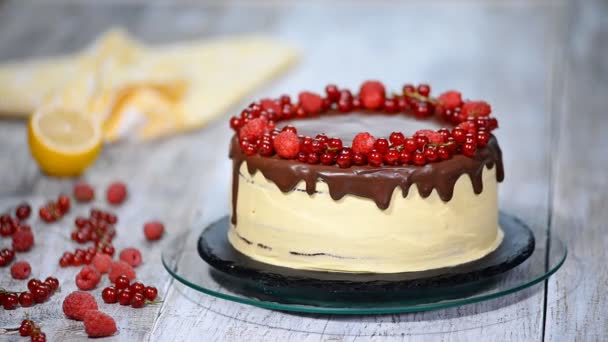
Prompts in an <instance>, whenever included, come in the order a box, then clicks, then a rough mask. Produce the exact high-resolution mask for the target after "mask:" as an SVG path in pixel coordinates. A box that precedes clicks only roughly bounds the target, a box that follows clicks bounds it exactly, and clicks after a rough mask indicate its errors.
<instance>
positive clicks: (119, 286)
mask: <svg viewBox="0 0 608 342" xmlns="http://www.w3.org/2000/svg"><path fill="white" fill-rule="evenodd" d="M157 297H158V290H157V289H156V287H153V286H145V285H144V284H143V283H140V282H134V283H131V281H130V280H129V278H128V277H127V276H126V275H121V276H119V277H118V278H116V280H115V282H114V286H108V287H106V288H105V289H103V291H102V292H101V298H103V301H104V302H105V303H107V304H114V303H120V305H131V307H133V308H143V307H144V306H145V304H146V303H154V301H155V300H156V298H157Z"/></svg>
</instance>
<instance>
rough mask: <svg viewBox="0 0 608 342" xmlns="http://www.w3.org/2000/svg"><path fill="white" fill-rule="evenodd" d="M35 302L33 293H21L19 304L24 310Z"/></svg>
mask: <svg viewBox="0 0 608 342" xmlns="http://www.w3.org/2000/svg"><path fill="white" fill-rule="evenodd" d="M34 302H35V300H34V295H33V294H32V293H31V292H21V294H20V295H19V304H20V305H21V306H22V307H24V308H29V307H30V306H32V305H34Z"/></svg>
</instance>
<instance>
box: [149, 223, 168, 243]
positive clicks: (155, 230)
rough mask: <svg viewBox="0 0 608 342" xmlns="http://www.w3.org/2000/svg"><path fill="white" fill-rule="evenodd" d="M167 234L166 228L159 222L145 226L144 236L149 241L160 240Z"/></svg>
mask: <svg viewBox="0 0 608 342" xmlns="http://www.w3.org/2000/svg"><path fill="white" fill-rule="evenodd" d="M164 232H165V226H164V225H163V224H162V223H161V222H159V221H152V222H148V223H146V224H145V225H144V235H145V236H146V239H148V240H159V239H160V238H161V237H162V236H163V233H164Z"/></svg>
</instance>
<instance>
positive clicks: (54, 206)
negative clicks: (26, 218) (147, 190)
mask: <svg viewBox="0 0 608 342" xmlns="http://www.w3.org/2000/svg"><path fill="white" fill-rule="evenodd" d="M69 211H70V198H69V197H68V196H66V195H59V197H57V201H49V202H47V203H46V204H45V205H44V206H43V207H42V208H40V210H39V211H38V213H39V215H40V218H41V219H42V220H43V221H44V222H46V223H52V222H55V221H57V220H59V219H61V218H62V217H63V216H64V215H65V214H67V213H68V212H69Z"/></svg>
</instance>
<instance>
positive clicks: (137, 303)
mask: <svg viewBox="0 0 608 342" xmlns="http://www.w3.org/2000/svg"><path fill="white" fill-rule="evenodd" d="M145 303H146V297H144V295H143V294H142V293H140V292H137V293H134V294H133V296H132V297H131V307H133V308H136V309H139V308H143V307H144V305H145ZM121 304H122V303H121Z"/></svg>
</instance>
